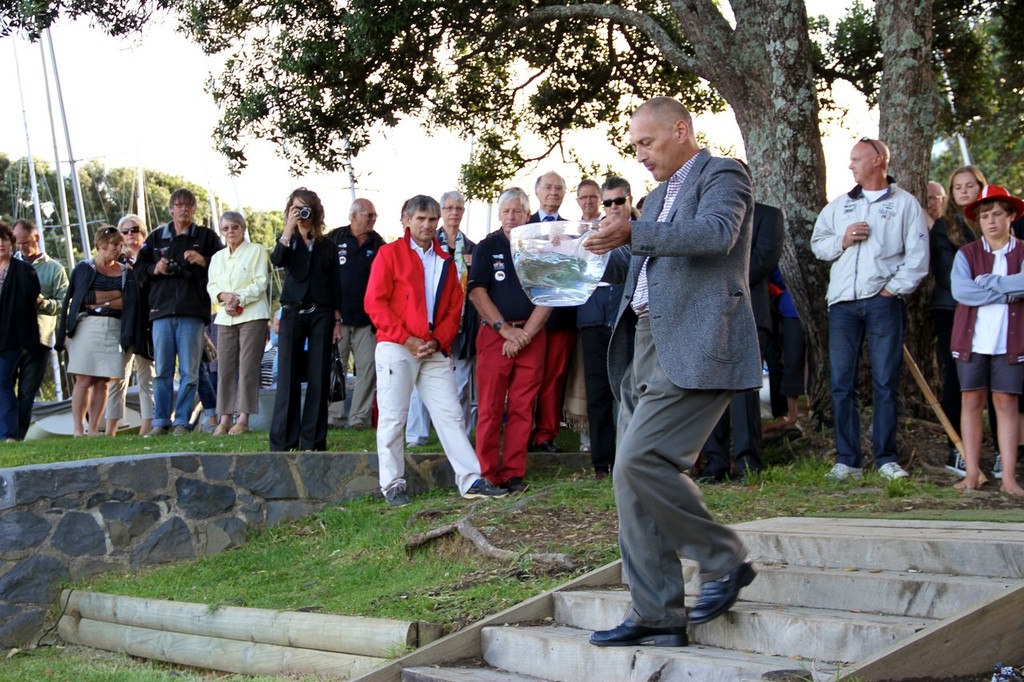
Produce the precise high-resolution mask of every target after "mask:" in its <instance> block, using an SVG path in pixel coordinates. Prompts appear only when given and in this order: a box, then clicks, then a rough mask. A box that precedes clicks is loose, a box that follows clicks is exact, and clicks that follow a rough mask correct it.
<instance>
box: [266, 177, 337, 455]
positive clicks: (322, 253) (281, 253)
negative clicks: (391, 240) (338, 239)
mask: <svg viewBox="0 0 1024 682" xmlns="http://www.w3.org/2000/svg"><path fill="white" fill-rule="evenodd" d="M284 216H285V226H284V232H283V233H282V234H281V237H280V239H278V240H277V244H275V245H274V251H273V252H272V253H271V254H270V262H271V263H273V264H274V266H275V267H279V268H284V269H285V278H284V286H283V287H282V289H281V324H280V326H279V331H278V344H279V345H278V356H277V357H278V369H277V395H276V397H275V398H274V416H273V418H272V419H271V422H270V449H271V450H272V451H274V452H285V451H287V450H294V449H296V448H301V449H303V450H326V449H327V387H328V377H329V375H330V366H331V365H330V358H331V345H332V344H334V343H338V341H340V340H341V338H342V333H343V332H342V321H341V304H340V301H339V296H338V290H337V289H336V288H335V287H334V286H333V285H334V283H335V282H336V281H337V277H338V264H337V262H336V261H335V257H336V256H335V250H334V245H333V244H332V243H331V242H330V241H328V240H327V239H326V238H325V237H324V232H323V229H324V207H323V204H322V203H321V202H320V197H319V196H317V193H316V192H314V191H312V190H309V189H306V188H305V187H299V188H298V189H296V190H295V191H293V192H292V193H291V195H289V197H288V203H287V204H286V206H285V211H284ZM304 348H308V349H309V351H308V355H307V363H306V377H307V379H308V381H307V382H306V400H305V404H302V400H301V398H302V380H303V377H302V374H301V372H300V371H299V366H300V364H301V360H300V358H301V357H302V355H303V349H304Z"/></svg>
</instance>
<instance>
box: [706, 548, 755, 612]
mask: <svg viewBox="0 0 1024 682" xmlns="http://www.w3.org/2000/svg"><path fill="white" fill-rule="evenodd" d="M755 577H757V571H755V570H754V567H753V566H751V565H750V562H749V561H744V562H743V563H742V564H740V565H739V566H737V567H736V568H734V569H732V570H731V571H729V573H728V574H727V575H725V576H724V577H721V578H719V579H718V580H712V581H710V582H706V583H704V584H703V585H702V586H701V588H700V596H699V597H698V598H697V604H696V605H695V606H694V607H693V608H692V609H690V625H700V624H701V623H707V622H708V621H710V620H714V619H715V618H718V617H719V616H720V615H722V614H723V613H725V612H726V611H728V610H729V609H730V608H732V605H733V604H735V603H736V598H737V597H739V596H740V590H742V589H743V588H744V587H746V586H747V585H749V584H750V583H752V582H754V578H755Z"/></svg>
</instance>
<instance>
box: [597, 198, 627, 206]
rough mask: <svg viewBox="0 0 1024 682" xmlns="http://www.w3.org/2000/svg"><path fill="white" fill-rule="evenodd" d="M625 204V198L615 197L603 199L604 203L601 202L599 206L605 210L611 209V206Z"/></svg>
mask: <svg viewBox="0 0 1024 682" xmlns="http://www.w3.org/2000/svg"><path fill="white" fill-rule="evenodd" d="M625 203H626V197H615V198H614V199H605V200H604V201H602V202H601V204H602V205H603V206H604V207H605V208H611V205H612V204H615V205H616V206H622V205H624V204H625Z"/></svg>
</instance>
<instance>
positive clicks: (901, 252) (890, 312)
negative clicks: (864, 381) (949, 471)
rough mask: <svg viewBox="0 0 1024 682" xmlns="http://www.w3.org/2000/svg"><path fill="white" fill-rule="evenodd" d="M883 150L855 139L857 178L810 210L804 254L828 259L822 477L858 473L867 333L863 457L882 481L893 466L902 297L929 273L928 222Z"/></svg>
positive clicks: (895, 473) (897, 470)
mask: <svg viewBox="0 0 1024 682" xmlns="http://www.w3.org/2000/svg"><path fill="white" fill-rule="evenodd" d="M888 170H889V148H888V147H886V145H885V143H884V142H882V141H881V140H875V139H872V138H869V137H864V138H861V139H860V140H859V141H858V142H857V143H856V144H855V145H854V146H853V150H852V151H851V153H850V171H852V173H853V179H854V180H855V181H856V182H857V185H856V187H854V188H853V189H852V190H850V191H849V192H848V193H846V194H844V195H842V196H840V197H838V198H836V199H834V200H833V201H832V202H831V203H829V205H828V206H826V207H825V209H824V210H823V211H822V212H821V213H820V214H819V215H818V221H817V223H816V224H815V225H814V232H813V233H812V235H811V250H812V251H813V252H814V255H816V256H817V257H818V258H819V259H821V260H824V261H831V262H832V269H831V273H830V276H829V284H828V292H827V294H826V297H827V300H828V306H829V308H828V328H829V341H828V353H829V366H830V367H829V368H830V371H831V375H832V376H831V383H832V410H833V413H834V418H835V434H836V464H835V466H833V467H832V470H831V471H829V473H828V475H827V476H826V478H828V480H831V481H841V480H844V479H848V478H860V477H861V476H863V469H862V468H861V465H862V455H861V444H860V412H859V400H860V396H859V392H858V387H857V383H858V364H859V360H860V354H861V346H862V345H863V343H864V339H865V338H866V339H867V345H868V356H869V358H870V361H871V379H872V383H873V386H874V389H873V390H872V402H873V403H874V425H873V427H872V453H873V455H874V460H875V467H876V468H877V469H878V472H879V473H880V474H881V475H882V476H883V477H884V478H887V479H897V478H905V477H907V476H908V474H907V472H906V471H904V470H903V468H902V467H901V466H900V465H899V463H898V462H897V459H898V453H897V451H896V411H897V403H898V401H899V390H900V368H901V366H902V364H903V301H902V297H904V296H906V295H908V294H910V293H912V292H913V291H914V290H915V289H916V288H917V286H918V285H919V284H920V283H921V280H923V279H924V277H925V275H927V274H928V224H927V222H926V220H925V214H924V211H923V210H922V209H921V204H920V203H919V202H918V201H917V198H916V197H914V196H913V195H911V194H910V193H908V192H906V191H905V190H903V189H901V188H900V187H898V186H897V185H896V181H895V180H894V179H893V178H892V177H890V176H889V174H888Z"/></svg>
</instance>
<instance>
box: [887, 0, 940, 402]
mask: <svg viewBox="0 0 1024 682" xmlns="http://www.w3.org/2000/svg"><path fill="white" fill-rule="evenodd" d="M875 14H876V16H877V19H878V28H879V33H880V34H881V35H882V54H883V72H882V81H881V87H880V91H879V100H878V108H879V114H880V128H881V137H882V139H883V140H884V141H885V142H886V143H887V144H888V145H889V148H890V149H891V151H892V161H891V163H890V173H891V174H892V175H893V176H894V177H896V179H897V181H898V182H899V184H900V187H902V188H903V189H905V190H907V191H908V192H910V193H911V194H913V195H915V196H916V197H917V198H918V200H919V201H920V202H921V205H922V206H924V205H926V204H927V198H928V169H929V166H930V164H931V148H932V141H933V140H934V139H935V131H936V130H937V117H938V113H939V111H940V107H941V106H942V103H941V101H940V100H939V94H938V89H937V88H936V84H935V75H934V71H933V63H932V3H931V2H930V0H878V1H877V2H876V3H875ZM929 284H930V282H929V280H928V279H926V280H925V282H923V283H922V285H921V286H920V287H919V288H918V290H917V292H915V294H914V295H913V296H911V297H910V298H909V299H908V301H907V324H906V346H907V349H908V350H909V351H910V354H911V356H912V357H913V358H914V359H915V360H916V361H917V364H918V366H919V367H920V368H921V373H922V374H923V375H924V377H925V380H926V381H927V383H928V384H929V385H930V386H932V387H933V389H932V390H934V391H935V392H936V393H938V392H939V391H938V390H937V388H938V386H940V385H941V381H940V380H939V373H938V365H937V362H936V357H935V333H934V330H933V328H932V321H931V316H930V314H929V310H928V301H929V298H930V294H929V291H930V287H929V286H928V285H929ZM901 393H902V397H903V401H904V406H905V408H906V412H907V414H910V415H912V416H916V417H928V416H930V411H931V410H930V408H929V407H928V405H927V403H926V402H925V400H924V397H923V395H922V394H921V392H920V391H919V390H918V389H917V387H916V386H915V385H914V381H913V379H912V378H911V376H910V374H909V372H908V371H906V370H904V372H903V377H902V390H901Z"/></svg>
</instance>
